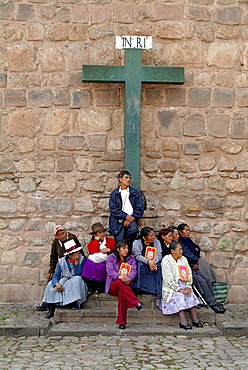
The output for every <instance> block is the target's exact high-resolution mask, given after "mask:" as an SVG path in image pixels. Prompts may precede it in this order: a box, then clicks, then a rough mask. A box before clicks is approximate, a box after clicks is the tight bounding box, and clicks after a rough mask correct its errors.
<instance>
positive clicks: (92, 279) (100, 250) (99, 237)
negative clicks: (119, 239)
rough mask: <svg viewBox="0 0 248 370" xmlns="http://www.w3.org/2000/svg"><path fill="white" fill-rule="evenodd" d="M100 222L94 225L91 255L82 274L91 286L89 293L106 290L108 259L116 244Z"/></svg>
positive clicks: (90, 245) (90, 246)
mask: <svg viewBox="0 0 248 370" xmlns="http://www.w3.org/2000/svg"><path fill="white" fill-rule="evenodd" d="M106 230H107V229H105V228H104V227H103V225H102V224H101V223H100V222H97V223H95V224H93V225H92V232H90V234H92V239H91V241H90V242H89V244H88V250H89V253H90V254H89V256H88V258H87V260H86V262H85V264H84V267H83V272H82V276H83V278H84V280H85V281H86V282H87V285H88V286H89V294H93V293H97V294H98V293H102V292H104V285H105V280H106V277H107V273H106V261H107V258H108V254H109V253H110V252H111V251H112V250H113V248H114V246H115V240H114V239H113V238H108V237H107V236H106V234H105V231H106Z"/></svg>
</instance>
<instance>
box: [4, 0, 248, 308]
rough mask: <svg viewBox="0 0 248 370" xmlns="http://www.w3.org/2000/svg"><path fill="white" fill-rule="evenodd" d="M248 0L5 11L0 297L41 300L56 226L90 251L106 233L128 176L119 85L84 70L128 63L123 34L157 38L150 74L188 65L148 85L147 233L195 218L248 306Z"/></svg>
mask: <svg viewBox="0 0 248 370" xmlns="http://www.w3.org/2000/svg"><path fill="white" fill-rule="evenodd" d="M247 3H248V1H247V0H239V1H238V0H237V1H235V0H188V1H187V0H185V1H184V0H178V1H173V0H172V1H167V2H166V1H163V2H160V1H159V0H154V1H150V0H136V1H130V2H129V1H127V2H124V1H117V0H116V1H115V0H112V1H111V0H98V1H95V0H88V1H80V0H61V1H55V0H54V1H52V0H51V1H49V0H29V1H18V0H17V1H2V2H0V19H1V31H0V37H1V48H0V68H1V70H0V88H1V90H0V105H1V106H2V111H1V137H2V138H1V139H0V151H1V161H0V172H1V179H2V180H1V182H0V193H1V199H0V212H1V216H2V217H1V220H0V229H1V234H0V237H1V241H0V283H1V284H0V297H1V298H0V300H1V301H31V302H37V301H39V300H40V299H41V297H42V293H43V290H44V283H45V275H46V272H47V266H48V260H49V251H50V245H51V241H52V239H53V236H52V228H53V227H54V225H55V224H58V223H62V224H63V225H65V227H66V228H67V229H68V230H70V231H72V232H75V234H76V235H78V236H79V239H80V240H81V241H82V242H83V243H84V244H85V243H87V241H88V240H89V234H88V233H89V231H90V227H91V224H92V223H93V222H95V221H101V222H103V224H104V225H107V223H108V197H109V194H110V192H111V191H112V190H113V189H114V188H115V187H116V185H117V181H116V174H117V173H118V171H119V170H121V169H123V146H124V145H123V144H124V143H123V132H124V128H123V106H124V99H123V96H124V88H123V85H122V84H107V83H105V84H97V83H91V84H86V83H82V82H81V67H82V64H110V65H111V64H124V62H125V61H124V56H125V53H124V52H123V51H120V50H116V49H115V36H116V35H147V36H153V41H154V45H153V49H152V50H149V51H143V64H144V65H154V66H167V65H168V66H184V67H185V72H186V81H185V84H184V85H181V86H175V85H148V84H147V85H144V86H143V93H142V95H143V96H142V123H141V125H142V128H141V129H142V141H141V147H142V149H141V154H142V155H141V166H142V173H141V188H142V190H143V191H144V193H145V195H146V197H147V201H148V209H147V211H146V212H145V215H144V219H142V220H141V225H151V226H154V228H155V229H156V230H159V229H160V228H161V227H163V226H168V225H172V224H178V223H179V222H181V221H186V222H187V223H188V224H189V225H190V226H191V228H192V231H193V235H194V236H195V240H196V242H197V243H199V244H200V246H201V249H202V251H203V253H204V255H205V258H206V259H207V260H209V261H210V263H211V264H212V265H213V266H214V267H215V268H216V271H217V274H218V276H219V278H220V280H221V281H228V283H229V300H230V301H231V302H248V294H247V291H248V290H247V289H248V288H247V284H248V237H247V236H246V235H247V229H248V225H247V220H248V209H247V207H248V197H247V185H248V153H247V116H248V110H247V108H248V73H247V71H248V12H247Z"/></svg>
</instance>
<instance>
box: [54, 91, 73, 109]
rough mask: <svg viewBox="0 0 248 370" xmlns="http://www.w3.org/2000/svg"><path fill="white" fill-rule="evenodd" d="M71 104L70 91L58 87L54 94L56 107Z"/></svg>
mask: <svg viewBox="0 0 248 370" xmlns="http://www.w3.org/2000/svg"><path fill="white" fill-rule="evenodd" d="M69 103H70V92H69V89H68V88H67V87H57V88H56V89H55V93H54V105H68V104H69Z"/></svg>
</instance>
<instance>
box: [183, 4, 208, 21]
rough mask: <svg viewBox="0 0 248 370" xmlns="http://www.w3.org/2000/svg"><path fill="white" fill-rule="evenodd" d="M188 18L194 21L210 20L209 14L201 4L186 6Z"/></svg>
mask: <svg viewBox="0 0 248 370" xmlns="http://www.w3.org/2000/svg"><path fill="white" fill-rule="evenodd" d="M188 17H189V19H194V20H196V21H203V22H209V21H210V20H211V14H210V13H209V11H208V10H207V8H204V7H202V6H190V7H189V8H188Z"/></svg>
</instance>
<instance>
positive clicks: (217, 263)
mask: <svg viewBox="0 0 248 370" xmlns="http://www.w3.org/2000/svg"><path fill="white" fill-rule="evenodd" d="M209 263H210V265H213V266H214V267H223V268H229V267H230V260H228V258H227V255H226V254H225V253H222V252H212V253H210V257H209Z"/></svg>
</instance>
